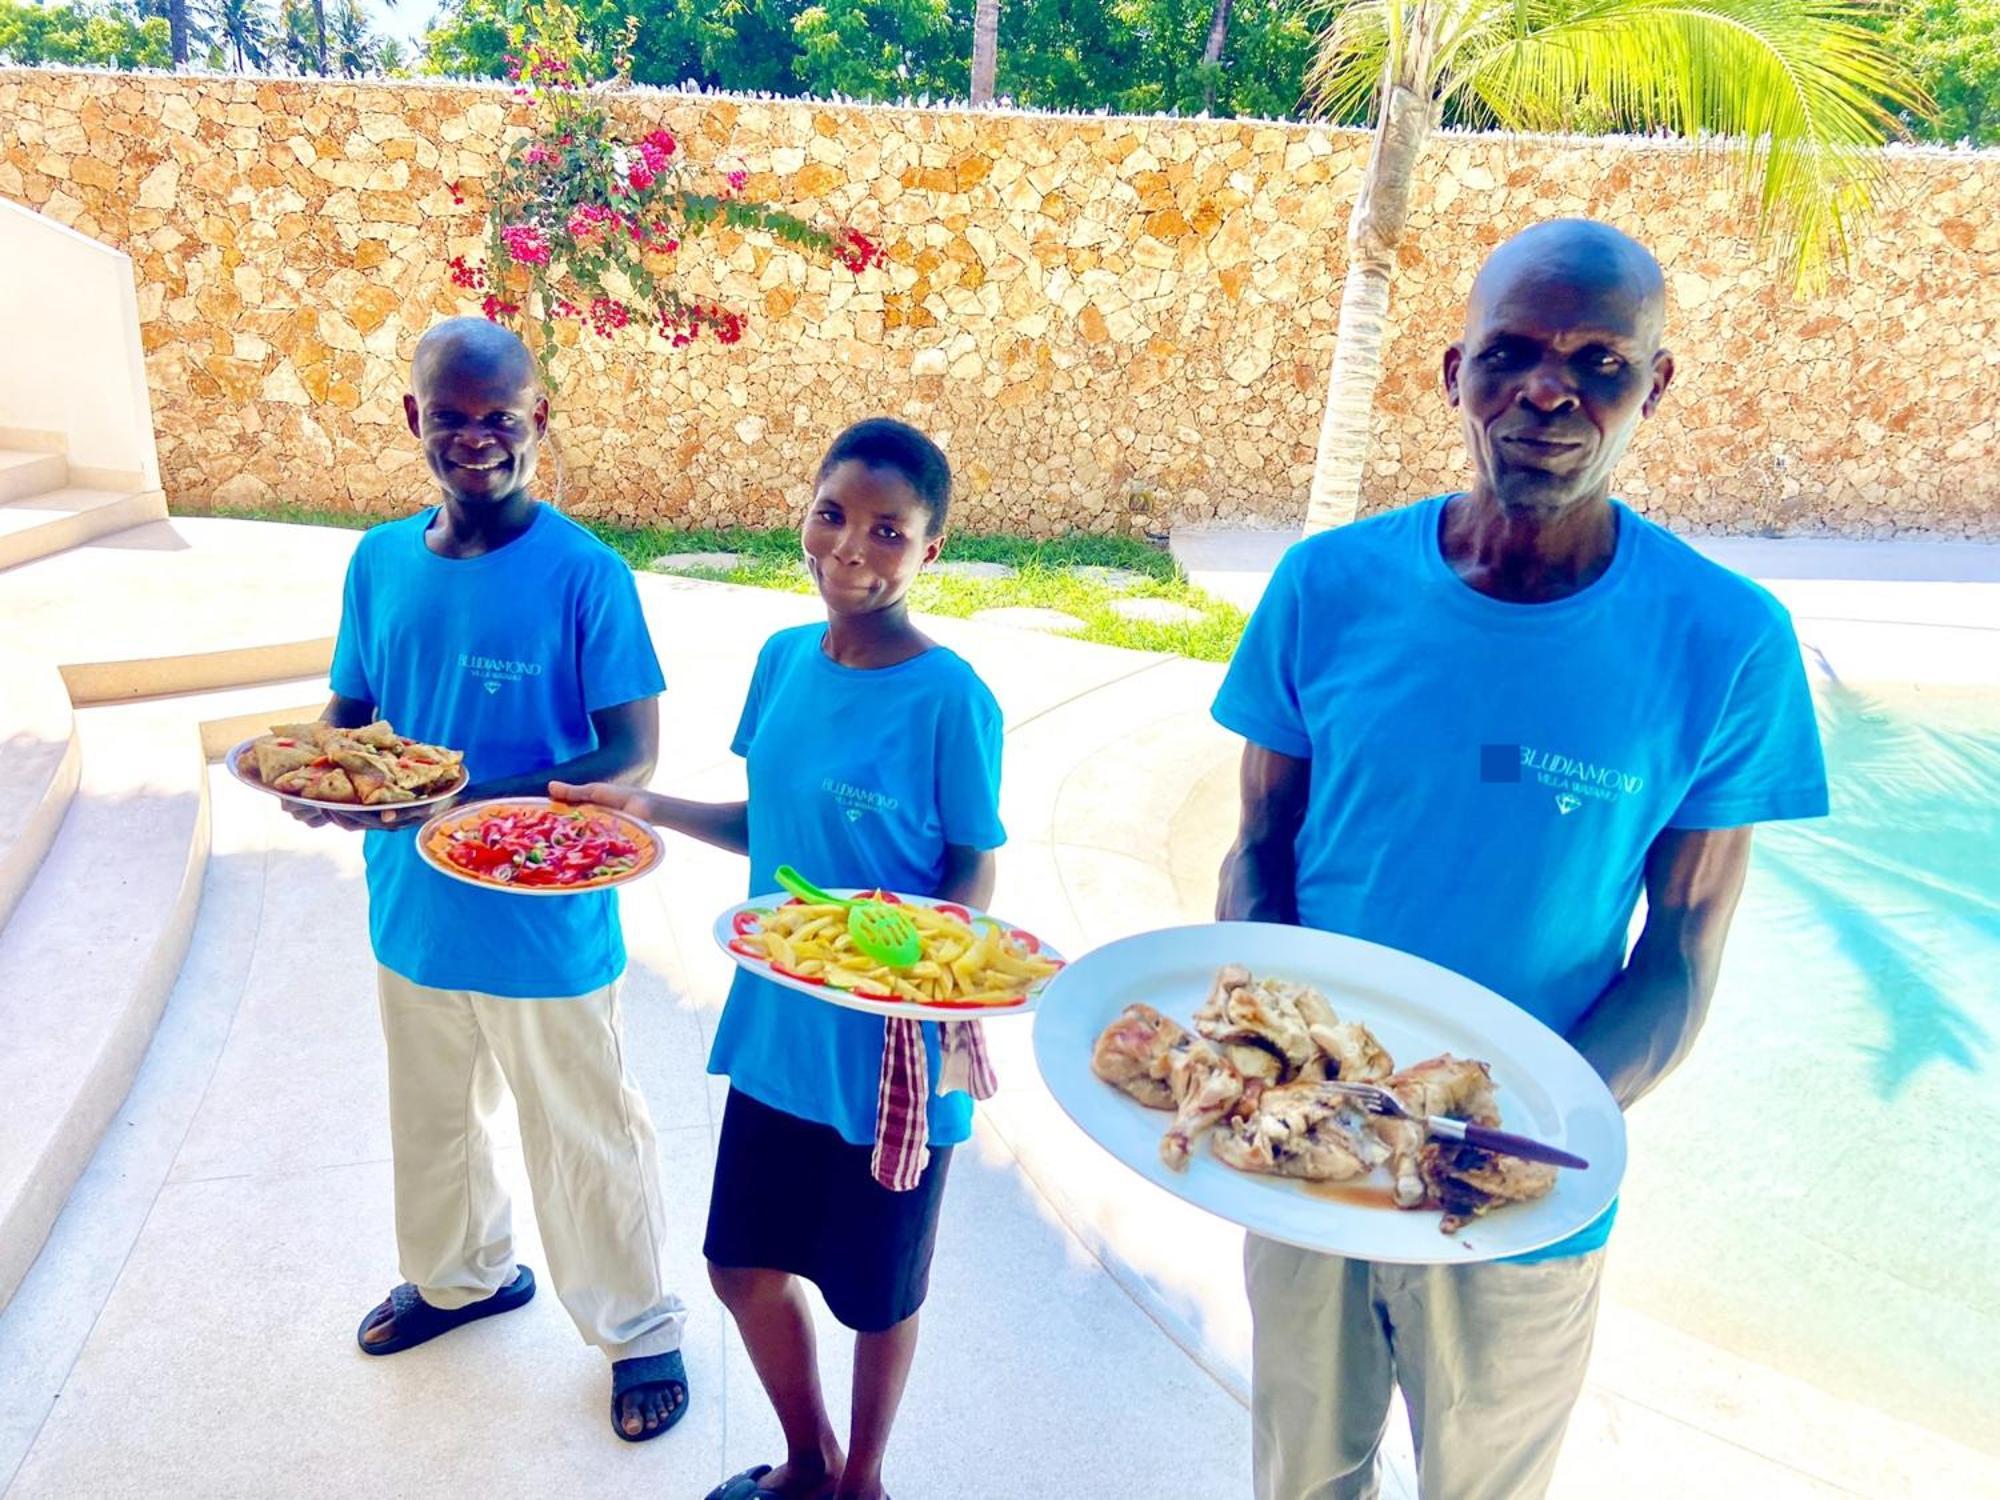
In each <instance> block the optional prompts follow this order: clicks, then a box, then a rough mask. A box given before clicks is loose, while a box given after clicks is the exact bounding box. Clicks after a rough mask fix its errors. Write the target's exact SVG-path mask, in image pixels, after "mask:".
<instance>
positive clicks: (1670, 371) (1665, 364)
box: [1639, 349, 1674, 417]
mask: <svg viewBox="0 0 2000 1500" xmlns="http://www.w3.org/2000/svg"><path fill="white" fill-rule="evenodd" d="M1673 383H1674V356H1673V354H1672V352H1671V351H1669V350H1666V349H1662V350H1660V352H1659V353H1657V354H1655V355H1654V356H1653V388H1652V389H1651V390H1650V391H1648V392H1647V393H1646V404H1645V405H1644V406H1642V407H1641V408H1639V410H1640V412H1641V414H1642V415H1645V416H1648V417H1650V416H1651V415H1652V414H1653V413H1654V412H1655V411H1656V410H1658V408H1659V405H1660V397H1662V396H1664V395H1666V393H1667V387H1668V386H1670V385H1672V384H1673Z"/></svg>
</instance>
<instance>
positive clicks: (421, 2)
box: [361, 0, 443, 43]
mask: <svg viewBox="0 0 2000 1500" xmlns="http://www.w3.org/2000/svg"><path fill="white" fill-rule="evenodd" d="M361 7H362V9H363V10H365V11H367V12H368V22H369V24H370V25H371V26H373V27H374V28H375V30H376V31H377V32H378V33H380V34H381V35H383V36H393V37H396V38H399V39H400V40H401V41H403V42H404V43H410V42H414V41H415V40H417V38H419V37H421V36H422V35H423V34H424V33H425V32H426V31H429V30H430V28H431V20H432V18H433V17H434V16H436V15H437V13H438V12H439V11H440V10H441V9H443V6H442V5H441V4H440V3H439V0H398V3H397V4H395V5H390V4H388V3H387V0H361Z"/></svg>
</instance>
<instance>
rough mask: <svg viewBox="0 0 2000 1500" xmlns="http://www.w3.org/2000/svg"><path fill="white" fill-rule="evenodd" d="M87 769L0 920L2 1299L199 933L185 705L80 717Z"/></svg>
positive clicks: (197, 779) (204, 810)
mask: <svg viewBox="0 0 2000 1500" xmlns="http://www.w3.org/2000/svg"><path fill="white" fill-rule="evenodd" d="M76 727H77V733H78V737H79V739H80V741H81V745H82V753H83V775H82V779H81V784H80V785H79V786H78V788H77V791H76V795H75V797H74V799H73V800H72V802H71V804H70V807H69V811H68V814H67V816H66V817H65V818H64V819H63V822H62V827H61V830H60V832H58V833H57V835H56V838H55V841H54V843H53V845H52V846H51V847H50V848H49V850H48V853H47V856H46V858H45V859H44V860H43V862H42V865H41V868H40V870H39V871H38V872H37V873H36V875H35V878H34V880H33V882H32V884H31V885H30V886H29V888H28V890H27V893H26V895H25V896H23V897H22V899H21V901H20V904H19V905H18V906H17V907H16V908H15V910H14V913H13V917H12V919H11V920H10V921H9V922H8V924H7V926H6V928H5V930H4V931H0V1036H5V1037H6V1039H7V1042H6V1045H5V1046H4V1047H0V1099H5V1100H6V1101H7V1107H6V1109H5V1110H4V1111H0V1303H4V1302H5V1300H6V1299H7V1298H9V1297H11V1296H12V1294H13V1291H14V1288H15V1287H16V1286H17V1285H19V1283H20V1280H21V1277H22V1276H23V1275H24V1274H25V1273H26V1271H27V1269H28V1267H29V1266H30V1265H31V1264H33V1262H34V1259H35V1255H36V1253H37V1252H38V1251H39V1249H40V1248H41V1245H42V1241H43V1240H44V1238H45V1237H46V1236H47V1234H48V1231H49V1227H50V1225H51V1224H53V1223H54V1222H55V1219H56V1216H57V1215H58V1214H59V1213H60V1212H61V1210H62V1206H63V1203H64V1200H65V1199H66V1198H67V1197H68V1195H69V1191H70V1188H71V1187H72V1186H73V1185H74V1183H75V1182H76V1180H77V1177H78V1176H79V1174H80V1173H81V1172H82V1171H83V1169H84V1167H85V1166H86V1165H87V1164H88V1162H89V1161H90V1159H91V1156H92V1153H94V1152H95V1151H96V1149H97V1146H98V1142H99V1141H100V1139H101V1138H102V1136H103V1133H104V1129H105V1127H106V1125H107V1124H108V1122H109V1121H110V1120H111V1118H112V1117H113V1115H114V1113H115V1112H116V1111H117V1109H118V1106H119V1104H120V1102H121V1101H122V1100H123V1099H124V1097H125V1093H126V1090H127V1088H128V1087H129V1086H130V1084H131V1081H132V1077H133V1073H134V1071H135V1070H136V1069H137V1067H138V1065H139V1060H140V1058H141V1057H143V1056H144V1054H145V1051H146V1047H147V1044H148V1042H149V1041H150V1040H151V1038H152V1035H153V1028H154V1025H155V1023H156V1022H157V1020H158V1018H159V1014H160V1008H161V1006H162V1005H163V1004H164V1003H165V1000H166V997H167V994H168V992H169V991H170V990H171V989H172V987H173V984H174V979H175V976H176V975H177V974H178V973H179V970H180V965H181V960H182V958H183V956H184V955H185V954H186V952H187V945H188V940H189V937H190V935H191V933H192V932H193V928H194V919H195V910H196V907H197V905H198V903H199V900H200V892H201V878H202V870H203V868H204V865H205V864H206V861H207V855H208V837H209V824H208V780H207V766H206V765H205V763H204V761H203V758H202V754H201V748H200V743H199V740H198V737H197V734H196V732H195V728H194V722H193V720H192V719H191V717H190V713H189V706H188V705H187V704H185V703H176V702H165V703H152V704H141V705H136V706H132V707H126V708H118V709H99V710H94V711H88V712H83V713H79V714H78V715H77V716H76Z"/></svg>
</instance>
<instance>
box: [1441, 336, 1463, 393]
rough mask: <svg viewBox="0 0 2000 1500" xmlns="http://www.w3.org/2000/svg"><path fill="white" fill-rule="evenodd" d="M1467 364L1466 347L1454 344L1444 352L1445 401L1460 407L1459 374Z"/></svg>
mask: <svg viewBox="0 0 2000 1500" xmlns="http://www.w3.org/2000/svg"><path fill="white" fill-rule="evenodd" d="M1464 363H1465V346H1464V345H1463V344H1453V345H1451V346H1450V347H1449V348H1447V349H1446V350H1445V351H1444V399H1445V400H1446V401H1448V402H1450V403H1451V404H1452V405H1453V406H1457V405H1458V372H1459V368H1460V367H1461V366H1462V365H1463V364H1464Z"/></svg>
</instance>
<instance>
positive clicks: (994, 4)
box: [972, 0, 1000, 104]
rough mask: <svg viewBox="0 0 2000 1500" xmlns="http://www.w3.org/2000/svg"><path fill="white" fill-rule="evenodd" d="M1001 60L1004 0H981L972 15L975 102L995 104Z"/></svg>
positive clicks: (973, 100)
mask: <svg viewBox="0 0 2000 1500" xmlns="http://www.w3.org/2000/svg"><path fill="white" fill-rule="evenodd" d="M999 58H1000V0H977V4H976V5H975V6H974V8H973V12H972V102H973V103H974V104H991V103H992V102H993V75H994V72H995V71H996V66H997V64H998V62H999Z"/></svg>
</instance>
